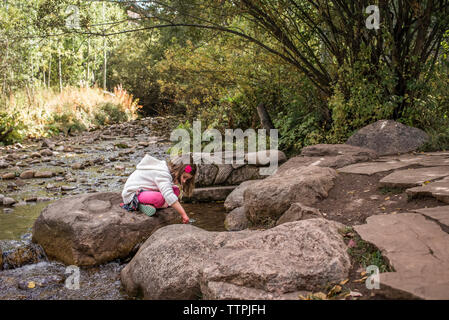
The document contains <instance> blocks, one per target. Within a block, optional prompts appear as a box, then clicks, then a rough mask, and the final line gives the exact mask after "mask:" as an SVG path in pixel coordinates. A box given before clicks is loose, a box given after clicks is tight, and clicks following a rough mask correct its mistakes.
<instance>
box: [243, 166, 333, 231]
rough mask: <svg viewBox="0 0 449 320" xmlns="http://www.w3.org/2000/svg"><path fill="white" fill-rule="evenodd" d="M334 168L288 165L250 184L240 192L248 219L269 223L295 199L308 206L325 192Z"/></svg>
mask: <svg viewBox="0 0 449 320" xmlns="http://www.w3.org/2000/svg"><path fill="white" fill-rule="evenodd" d="M336 177H337V172H336V171H335V170H334V169H331V168H327V167H317V166H305V167H299V168H291V169H289V170H286V171H282V172H280V173H276V174H274V175H272V176H269V177H268V178H265V179H263V180H261V181H258V182H256V183H254V184H251V185H250V186H248V187H247V189H246V190H245V192H244V194H243V198H244V200H243V203H244V206H245V207H246V210H247V211H246V214H247V217H248V220H249V221H250V222H251V223H252V224H253V225H266V224H271V223H273V222H275V221H276V220H278V219H279V218H280V216H281V215H282V214H283V213H284V212H285V211H286V210H287V209H288V208H289V207H290V205H291V204H292V203H294V202H300V203H302V204H303V205H306V206H310V205H313V204H314V203H316V202H317V201H319V200H321V199H324V198H326V197H327V196H328V192H329V190H330V189H332V187H333V186H334V180H335V179H336Z"/></svg>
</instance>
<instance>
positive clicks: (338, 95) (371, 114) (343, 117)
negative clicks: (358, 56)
mask: <svg viewBox="0 0 449 320" xmlns="http://www.w3.org/2000/svg"><path fill="white" fill-rule="evenodd" d="M339 75H340V77H339V82H338V83H337V84H336V86H335V90H334V95H333V96H332V97H331V98H330V99H329V108H330V109H331V112H332V120H333V121H332V129H331V130H330V132H329V133H328V137H327V138H328V139H327V140H328V141H329V142H330V143H344V142H345V141H346V140H347V139H348V138H349V136H351V134H352V133H353V132H354V131H355V130H357V129H359V128H361V127H363V126H366V125H368V124H370V123H372V122H375V121H377V120H381V119H391V118H392V115H393V111H394V108H395V107H396V105H397V99H398V97H395V96H392V95H390V94H389V92H392V91H393V87H394V86H395V85H396V81H395V77H394V75H393V74H392V73H391V71H390V70H389V68H388V67H387V66H382V67H380V68H378V69H377V70H373V66H371V65H369V64H367V63H357V64H355V66H354V67H353V68H350V67H348V66H344V67H342V68H341V69H340V70H339Z"/></svg>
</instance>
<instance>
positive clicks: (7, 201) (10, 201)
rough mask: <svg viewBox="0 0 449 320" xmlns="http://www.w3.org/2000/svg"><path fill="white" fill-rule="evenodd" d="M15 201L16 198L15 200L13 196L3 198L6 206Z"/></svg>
mask: <svg viewBox="0 0 449 320" xmlns="http://www.w3.org/2000/svg"><path fill="white" fill-rule="evenodd" d="M14 203H16V200H14V199H13V198H10V197H4V198H3V205H4V206H11V205H13V204H14Z"/></svg>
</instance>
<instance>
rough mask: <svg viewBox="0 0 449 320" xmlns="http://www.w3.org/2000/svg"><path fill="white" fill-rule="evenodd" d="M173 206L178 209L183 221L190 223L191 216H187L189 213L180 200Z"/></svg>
mask: <svg viewBox="0 0 449 320" xmlns="http://www.w3.org/2000/svg"><path fill="white" fill-rule="evenodd" d="M172 207H173V208H174V209H175V210H176V211H178V213H179V214H180V215H181V218H182V223H189V220H190V219H189V217H188V216H187V213H186V212H185V211H184V208H183V207H182V206H181V204H180V203H179V201H176V202H175V203H173V204H172Z"/></svg>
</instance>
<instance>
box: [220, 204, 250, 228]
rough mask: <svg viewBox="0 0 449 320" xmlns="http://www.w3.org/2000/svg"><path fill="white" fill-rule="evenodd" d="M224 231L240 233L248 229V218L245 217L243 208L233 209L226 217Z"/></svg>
mask: <svg viewBox="0 0 449 320" xmlns="http://www.w3.org/2000/svg"><path fill="white" fill-rule="evenodd" d="M224 226H225V229H226V230H228V231H240V230H244V229H246V228H248V226H249V223H248V218H247V217H246V212H245V207H240V208H235V209H234V210H232V211H231V212H229V213H228V214H227V215H226V219H225V222H224Z"/></svg>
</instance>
